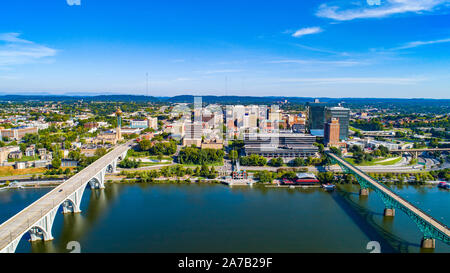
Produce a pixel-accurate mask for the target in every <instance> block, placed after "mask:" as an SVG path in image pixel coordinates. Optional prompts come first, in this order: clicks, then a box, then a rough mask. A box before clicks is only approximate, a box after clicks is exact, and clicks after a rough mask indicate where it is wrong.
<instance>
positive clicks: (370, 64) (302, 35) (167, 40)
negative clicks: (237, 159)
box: [0, 0, 450, 99]
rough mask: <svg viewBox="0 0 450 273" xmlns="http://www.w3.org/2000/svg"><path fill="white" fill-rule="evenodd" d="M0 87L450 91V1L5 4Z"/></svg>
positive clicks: (301, 93)
mask: <svg viewBox="0 0 450 273" xmlns="http://www.w3.org/2000/svg"><path fill="white" fill-rule="evenodd" d="M0 93H3V94H5V93H9V94H34V93H35V94H38V93H49V94H69V95H74V94H75V95H76V94H80V95H85V94H135V95H147V94H148V95H151V96H175V95H184V94H190V95H219V96H220V95H246V96H292V97H334V98H336V97H365V98H367V97H374V98H377V97H379V98H380V97H381V98H441V99H442V98H443V99H449V98H450V0H332V1H325V0H295V1H285V0H277V1H252V0H247V1H242V0H240V1H234V0H227V1H211V0H208V1H203V0H197V1H177V0H173V1H156V0H155V1H143V0H140V1H138V0H126V1H125V0H109V1H108V0H52V1H44V0H41V1H39V0H4V1H1V2H0Z"/></svg>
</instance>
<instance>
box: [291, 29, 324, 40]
mask: <svg viewBox="0 0 450 273" xmlns="http://www.w3.org/2000/svg"><path fill="white" fill-rule="evenodd" d="M322 31H323V29H322V28H320V27H307V28H302V29H299V30H297V31H296V32H294V33H293V34H292V37H295V38H299V37H302V36H304V35H310V34H316V33H320V32H322Z"/></svg>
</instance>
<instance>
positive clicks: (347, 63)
mask: <svg viewBox="0 0 450 273" xmlns="http://www.w3.org/2000/svg"><path fill="white" fill-rule="evenodd" d="M268 63H272V64H290V63H291V64H319V65H320V64H324V65H337V66H355V65H361V64H365V62H360V61H354V60H344V61H323V60H296V59H288V60H276V61H270V62H268Z"/></svg>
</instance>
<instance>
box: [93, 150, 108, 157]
mask: <svg viewBox="0 0 450 273" xmlns="http://www.w3.org/2000/svg"><path fill="white" fill-rule="evenodd" d="M105 154H106V149H105V148H98V149H96V150H95V156H96V157H102V156H104V155H105Z"/></svg>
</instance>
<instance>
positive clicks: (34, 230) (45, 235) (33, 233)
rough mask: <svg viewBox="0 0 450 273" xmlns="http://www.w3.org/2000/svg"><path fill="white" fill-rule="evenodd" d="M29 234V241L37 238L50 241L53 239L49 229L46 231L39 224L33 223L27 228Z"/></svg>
mask: <svg viewBox="0 0 450 273" xmlns="http://www.w3.org/2000/svg"><path fill="white" fill-rule="evenodd" d="M28 232H29V234H30V237H31V238H30V241H32V242H34V241H38V240H44V241H50V240H52V239H53V236H52V235H51V230H50V231H46V230H45V228H43V227H42V226H41V225H38V224H37V225H34V226H33V227H31V228H30V230H28ZM22 237H23V235H22Z"/></svg>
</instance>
